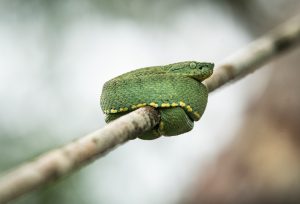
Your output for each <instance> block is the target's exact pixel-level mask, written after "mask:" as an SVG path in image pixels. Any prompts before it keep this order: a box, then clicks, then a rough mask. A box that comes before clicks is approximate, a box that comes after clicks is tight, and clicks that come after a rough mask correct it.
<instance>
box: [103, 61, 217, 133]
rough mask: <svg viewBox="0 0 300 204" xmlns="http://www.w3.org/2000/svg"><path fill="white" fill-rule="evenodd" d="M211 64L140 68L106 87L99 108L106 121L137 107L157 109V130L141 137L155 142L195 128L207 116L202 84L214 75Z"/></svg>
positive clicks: (192, 63) (186, 63) (181, 64)
mask: <svg viewBox="0 0 300 204" xmlns="http://www.w3.org/2000/svg"><path fill="white" fill-rule="evenodd" d="M213 67H214V65H213V64H212V63H204V62H196V61H186V62H179V63H174V64H169V65H165V66H155V67H146V68H141V69H137V70H134V71H131V72H128V73H125V74H122V75H120V76H118V77H116V78H114V79H111V80H110V81H108V82H106V83H105V84H104V86H103V90H102V94H101V98H100V105H101V108H102V110H103V112H104V113H105V114H106V119H105V120H106V122H110V121H112V120H115V119H116V118H118V117H120V116H122V115H124V114H127V113H128V112H130V111H133V110H135V109H137V108H140V107H144V106H152V107H154V108H157V109H158V110H159V112H160V115H161V121H160V123H159V125H158V126H157V127H155V128H154V129H153V130H150V131H148V132H146V133H144V134H143V135H141V136H139V138H141V139H155V138H158V137H160V136H161V135H165V136H173V135H178V134H182V133H185V132H188V131H190V130H191V129H193V125H194V122H193V121H197V120H199V119H200V118H201V116H202V114H203V113H204V110H205V107H206V104H207V98H208V92H207V88H206V87H205V86H204V85H203V84H202V83H201V81H203V80H204V79H206V78H208V77H209V76H210V75H211V74H212V72H213Z"/></svg>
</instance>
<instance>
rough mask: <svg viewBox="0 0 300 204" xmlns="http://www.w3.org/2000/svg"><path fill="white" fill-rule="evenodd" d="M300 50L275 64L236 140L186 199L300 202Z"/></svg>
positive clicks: (248, 111)
mask: <svg viewBox="0 0 300 204" xmlns="http://www.w3.org/2000/svg"><path fill="white" fill-rule="evenodd" d="M299 57H300V49H298V50H296V51H294V52H293V53H291V54H289V55H288V56H285V57H284V58H282V59H278V60H276V61H275V62H274V64H273V66H274V68H273V72H272V76H271V80H270V82H269V84H268V87H267V89H266V90H265V92H264V94H263V95H262V97H261V98H259V99H257V100H256V101H253V102H252V103H251V104H250V106H249V108H248V110H247V112H246V116H245V121H244V124H243V125H242V127H241V128H240V130H239V131H238V132H237V139H236V140H235V142H234V143H233V144H231V145H229V146H228V147H227V148H226V150H224V151H223V152H222V154H221V155H220V156H219V159H218V160H217V161H216V163H215V165H213V166H211V167H209V168H208V169H207V171H206V172H207V173H206V174H205V175H201V178H200V179H199V182H198V183H197V184H196V185H195V186H193V187H192V193H191V194H190V195H189V197H188V198H187V199H186V200H185V201H183V203H224V204H225V203H226V204H227V203H300V79H299V76H300V68H299V64H300V61H299Z"/></svg>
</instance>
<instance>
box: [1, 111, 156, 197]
mask: <svg viewBox="0 0 300 204" xmlns="http://www.w3.org/2000/svg"><path fill="white" fill-rule="evenodd" d="M158 122H159V115H158V112H157V111H156V110H155V109H153V108H151V107H145V108H140V109H138V110H136V111H134V112H131V113H129V114H127V115H126V116H124V117H121V118H119V119H118V120H115V121H114V122H112V123H110V124H108V125H107V126H105V127H104V128H102V129H100V130H97V131H95V132H93V133H91V134H88V135H86V136H84V137H82V138H80V139H78V140H76V141H74V142H71V143H69V144H67V145H65V146H63V147H61V148H58V149H55V150H52V151H50V152H48V153H46V154H44V155H41V156H40V157H38V158H37V159H35V160H34V161H31V162H28V163H26V164H24V165H23V166H20V167H18V168H16V169H15V170H13V171H11V172H9V173H8V174H7V175H4V176H3V177H2V178H1V179H0V203H6V202H8V201H10V200H13V199H15V198H17V197H19V196H21V195H22V194H25V193H27V192H29V191H32V190H34V189H36V188H38V187H39V186H42V185H45V184H46V183H48V182H51V181H55V180H57V179H58V178H61V177H62V176H65V175H67V174H69V173H70V172H72V171H74V170H75V169H77V168H79V167H82V166H83V165H84V164H87V163H90V162H91V161H93V160H94V159H96V158H99V157H101V156H103V155H105V154H106V153H107V152H109V151H111V150H112V149H113V148H115V147H117V146H118V145H120V144H123V143H125V142H126V141H128V140H130V139H135V138H136V137H137V136H138V135H140V134H141V133H142V132H144V131H146V130H149V129H151V128H153V127H154V126H155V125H156V124H157V123H158Z"/></svg>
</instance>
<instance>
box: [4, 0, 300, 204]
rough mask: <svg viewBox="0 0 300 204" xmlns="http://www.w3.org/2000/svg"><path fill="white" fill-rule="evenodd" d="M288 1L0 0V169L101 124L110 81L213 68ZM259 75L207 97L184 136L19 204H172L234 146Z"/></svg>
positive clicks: (131, 150)
mask: <svg viewBox="0 0 300 204" xmlns="http://www.w3.org/2000/svg"><path fill="white" fill-rule="evenodd" d="M270 2H272V3H270ZM295 2H297V1H293V0H287V1H286V0H274V1H268V0H255V1H246V0H241V1H238V0H225V1H221V0H215V1H208V0H207V1H196V0H186V1H184V0H173V1H171V0H165V1H146V0H123V1H122V0H112V1H109V0H87V1H79V0H61V1H59V0H26V1H22V0H0V172H3V173H4V172H5V171H7V170H9V169H10V168H12V167H14V166H16V165H18V164H20V163H21V162H23V161H26V160H29V159H32V158H33V157H35V156H36V155H38V154H40V153H42V152H45V151H47V150H49V149H52V148H55V147H58V146H60V145H63V144H65V143H67V142H69V141H71V140H73V139H76V138H78V137H80V136H82V135H84V134H86V133H88V132H90V131H93V130H95V129H98V128H101V127H103V126H104V125H105V123H104V120H103V114H102V112H101V109H100V105H99V97H100V92H101V88H102V85H103V84H104V82H105V81H107V80H109V79H110V78H112V77H115V76H117V75H119V74H121V73H124V72H126V71H130V70H132V69H136V68H139V67H145V66H152V65H161V64H168V63H173V62H177V61H183V60H198V61H210V62H215V63H216V64H218V63H219V62H220V61H221V60H222V59H224V58H225V57H227V56H228V55H229V54H231V53H234V52H235V51H236V50H238V49H240V48H242V47H244V46H245V45H246V44H247V43H249V42H250V41H252V40H253V39H255V38H256V37H258V36H259V35H261V34H262V33H264V32H265V31H268V30H269V29H270V28H272V27H273V26H274V25H276V24H277V23H278V22H281V21H282V20H283V19H285V18H287V17H288V16H291V15H292V14H293V11H296V9H295V7H294V6H293V5H294V4H295ZM267 73H268V70H267V69H265V70H260V71H258V73H257V74H255V75H253V76H251V77H248V78H246V79H245V80H243V81H241V82H239V83H237V84H236V85H234V86H229V87H228V88H226V89H222V90H221V91H218V92H216V93H214V94H212V95H211V96H210V98H209V104H208V107H207V110H206V114H205V115H204V117H203V118H202V119H201V121H200V122H198V123H196V125H195V128H194V130H193V131H192V132H189V133H186V134H184V135H182V136H178V137H172V138H160V139H158V140H155V141H141V140H134V141H130V142H129V143H127V144H125V145H124V146H122V147H120V148H118V149H116V150H115V151H113V152H112V153H110V154H109V155H107V156H106V157H104V158H102V159H100V160H98V161H95V162H94V163H93V164H91V165H89V166H87V167H85V168H83V169H82V170H80V171H78V172H76V173H74V174H73V175H71V176H69V177H66V178H64V179H62V180H61V181H60V182H57V183H55V184H51V185H49V186H47V187H46V188H43V189H41V190H39V191H36V192H34V193H31V194H28V195H25V196H23V197H22V198H21V199H18V200H17V201H15V203H19V204H21V203H22V204H23V203H31V204H35V203H73V204H76V203H131V204H132V203H146V204H147V203H149V204H150V203H175V202H176V201H178V200H179V199H180V198H182V197H184V195H183V193H184V190H185V189H186V188H187V186H188V184H190V183H191V182H192V180H193V174H194V173H195V171H199V166H200V167H201V166H202V165H204V164H205V163H207V162H209V161H211V160H213V158H214V156H215V155H216V154H217V153H218V152H219V151H220V149H221V148H222V147H223V146H224V145H225V144H227V143H228V142H229V141H230V139H231V134H230V133H231V132H233V131H234V130H235V129H236V127H237V126H238V125H239V123H240V121H241V118H242V116H241V115H242V114H241V113H242V111H243V108H244V107H245V104H246V103H247V101H248V100H249V98H251V97H253V96H254V95H259V91H258V89H262V88H261V87H264V83H265V82H264V80H263V79H264V78H265V76H267ZM253 81H255V86H254V85H251V86H249V84H254V83H253ZM245 89H248V92H247V93H245V92H244V90H245ZM200 169H201V168H200Z"/></svg>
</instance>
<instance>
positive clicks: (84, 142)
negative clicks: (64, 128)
mask: <svg viewBox="0 0 300 204" xmlns="http://www.w3.org/2000/svg"><path fill="white" fill-rule="evenodd" d="M299 42H300V17H299V16H298V17H296V18H294V19H292V20H290V21H288V22H286V23H285V24H283V25H282V26H279V27H278V28H277V29H275V30H274V31H272V32H271V33H269V34H267V35H266V36H264V37H262V38H260V39H258V40H256V41H255V42H253V43H252V44H250V45H249V46H248V47H247V48H246V49H244V50H243V51H241V52H240V53H238V54H237V55H234V56H232V57H230V58H228V59H227V60H226V61H225V63H223V64H221V65H219V66H218V67H217V69H216V70H215V72H214V74H213V75H212V77H210V78H209V79H207V80H205V81H204V84H205V85H206V86H207V87H208V89H209V92H212V91H213V90H215V89H217V88H219V87H221V86H223V85H224V84H226V83H228V82H230V81H232V80H238V79H240V78H242V77H244V76H246V75H247V74H249V73H251V72H253V71H254V70H256V69H257V68H259V67H260V66H261V65H262V64H264V63H266V62H268V61H270V59H271V58H272V57H274V56H276V55H278V54H281V53H282V51H285V50H288V48H291V47H293V46H296V44H298V45H299ZM159 120H160V118H159V114H158V112H157V111H156V110H155V109H153V108H151V107H145V108H140V109H138V110H136V111H133V112H131V113H129V114H127V115H125V116H123V117H121V118H119V119H117V120H115V121H113V122H111V123H110V124H108V125H107V126H105V127H104V128H102V129H100V130H97V131H95V132H93V133H91V134H88V135H86V136H83V137H82V138H80V139H78V140H76V141H74V142H71V143H69V144H66V145H65V146H63V147H61V148H58V149H55V150H52V151H50V152H48V153H45V154H44V155H41V156H40V157H38V158H37V159H35V160H34V161H31V162H28V163H26V164H24V165H22V166H20V167H17V168H16V169H14V170H12V171H10V172H8V173H7V174H6V175H3V176H2V178H1V179H0V203H6V202H8V201H11V200H13V199H15V198H17V197H19V196H21V195H23V194H25V193H28V192H30V191H32V190H34V189H37V188H38V187H41V186H43V185H45V184H47V183H49V182H51V181H55V180H57V179H59V178H61V177H62V176H65V175H68V174H70V173H71V172H72V171H74V170H76V169H78V168H81V167H83V166H84V165H85V164H88V163H90V162H91V161H93V160H94V159H97V158H99V157H101V156H103V155H105V154H106V153H107V152H109V151H110V150H112V149H113V148H115V147H116V146H118V145H120V144H123V143H125V142H126V141H128V140H130V139H135V138H136V137H137V136H138V135H140V134H141V133H143V132H145V131H147V130H149V129H151V128H153V127H154V126H155V125H157V124H158V122H159Z"/></svg>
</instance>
